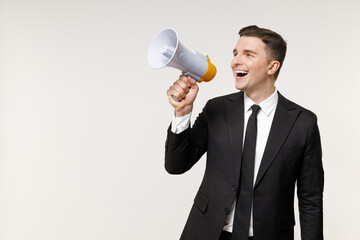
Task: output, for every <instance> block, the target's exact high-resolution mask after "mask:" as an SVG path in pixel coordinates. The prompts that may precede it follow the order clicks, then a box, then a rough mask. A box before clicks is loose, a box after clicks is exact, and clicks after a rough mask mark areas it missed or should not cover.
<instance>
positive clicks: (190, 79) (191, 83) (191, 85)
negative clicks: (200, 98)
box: [187, 76, 197, 88]
mask: <svg viewBox="0 0 360 240" xmlns="http://www.w3.org/2000/svg"><path fill="white" fill-rule="evenodd" d="M187 80H188V83H190V87H191V88H193V87H197V83H196V81H195V80H194V79H192V78H191V77H189V76H188V77H187Z"/></svg>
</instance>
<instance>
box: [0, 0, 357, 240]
mask: <svg viewBox="0 0 360 240" xmlns="http://www.w3.org/2000/svg"><path fill="white" fill-rule="evenodd" d="M359 9H360V4H359V2H358V1H356V0H354V1H350V0H343V1H314V0H311V1H310V0H308V1H304V0H303V1H285V0H284V1H265V0H264V1H234V0H224V1H213V2H211V1H208V0H207V1H205V0H199V1H194V0H182V1H169V0H167V1H166V0H161V1H160V0H159V1H156V0H153V1H145V0H142V1H121V0H118V1H115V0H102V1H100V0H88V1H85V0H71V1H70V0H62V1H49V0H31V1H24V0H23V1H21V0H0V240H23V239H26V240H35V239H36V240H49V239H56V240H57V239H87V240H92V239H107V240H110V239H124V240H125V239H164V240H168V239H178V238H179V236H180V234H181V231H182V229H183V227H184V224H185V221H186V218H187V216H188V213H189V211H190V207H191V204H192V202H193V198H194V196H195V193H196V191H197V188H198V186H199V184H200V181H201V179H202V175H203V171H204V164H205V158H202V160H200V162H199V163H198V164H197V165H196V166H195V167H194V168H193V169H192V170H191V171H190V172H188V173H186V174H184V175H182V176H171V175H168V174H167V173H166V172H165V170H164V167H163V165H164V142H165V138H166V129H167V127H168V125H169V123H170V120H171V114H172V109H171V106H170V105H169V104H168V101H167V97H166V94H165V92H166V90H167V88H168V87H169V86H170V85H171V84H172V83H173V82H174V81H175V80H176V79H177V77H178V75H179V74H180V72H179V71H177V70H175V69H171V68H164V69H161V70H153V69H151V68H150V67H149V66H148V64H147V49H148V47H149V45H150V43H151V41H152V39H153V38H154V37H155V35H156V34H157V33H158V32H160V31H161V30H163V29H164V28H167V27H171V28H174V29H176V31H177V32H178V34H179V36H180V40H181V41H182V43H183V44H184V45H185V46H186V47H188V48H189V49H196V50H197V51H199V52H200V53H203V54H208V55H209V56H210V58H211V60H212V62H213V63H214V64H215V65H216V66H217V69H218V73H217V76H216V78H215V79H214V80H213V81H212V82H210V83H202V84H201V85H200V92H199V95H198V98H197V100H196V106H195V109H194V114H193V119H195V117H196V115H197V114H198V113H199V111H201V108H202V107H203V106H204V104H205V103H206V101H207V100H208V99H210V98H212V97H215V96H219V95H224V94H228V93H232V92H235V91H236V89H235V87H234V80H233V77H232V74H231V70H230V67H229V66H230V61H231V59H232V49H233V48H234V46H235V44H236V41H237V39H238V35H237V33H238V31H239V29H240V28H242V27H245V26H247V25H250V24H256V25H258V26H260V27H266V28H270V29H272V30H274V31H277V32H279V33H280V34H281V35H282V36H283V37H284V38H285V39H286V40H287V42H288V53H287V56H286V59H285V63H284V66H283V69H282V71H281V73H280V76H279V78H278V81H277V83H276V85H277V88H278V90H279V91H280V92H281V93H282V94H283V95H285V96H286V97H287V98H289V99H291V100H293V101H295V102H297V103H298V104H300V105H302V106H304V107H306V108H309V109H311V110H312V111H314V112H315V113H316V114H317V116H318V119H319V127H320V131H321V136H322V144H323V162H324V168H325V177H326V178H325V191H324V233H325V238H326V239H327V240H337V239H359V238H360V233H359V231H358V227H359V225H358V219H359V215H360V207H359V201H360V195H359V190H358V189H359V187H358V183H359V177H358V174H359V172H360V169H359V168H360V164H359V161H360V153H359V147H360V140H359V136H360V128H359V125H358V123H359V122H360V114H359V97H358V94H359V91H360V84H359V81H360V74H359V69H360V61H359V58H360V47H359V39H360V30H359V29H360V27H359V22H360V17H359ZM295 209H297V208H295ZM296 239H300V237H299V221H298V220H297V225H296Z"/></svg>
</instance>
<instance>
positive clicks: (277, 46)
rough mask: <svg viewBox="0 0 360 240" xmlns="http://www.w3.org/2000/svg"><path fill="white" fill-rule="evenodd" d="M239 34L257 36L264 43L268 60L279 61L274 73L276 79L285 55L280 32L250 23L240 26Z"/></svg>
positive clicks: (283, 42) (284, 46)
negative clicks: (246, 25) (249, 24)
mask: <svg viewBox="0 0 360 240" xmlns="http://www.w3.org/2000/svg"><path fill="white" fill-rule="evenodd" d="M239 35H240V37H242V36H244V37H257V38H259V39H261V40H262V41H263V42H264V43H265V45H266V48H265V50H266V52H267V53H268V54H267V55H268V57H269V58H270V59H269V61H272V60H276V61H279V62H280V67H279V69H278V70H277V72H276V73H275V75H274V76H275V79H276V78H277V76H278V75H279V72H280V68H281V67H282V64H283V62H284V59H285V55H286V42H285V40H284V39H283V38H282V37H281V36H280V34H278V33H276V32H274V31H271V30H269V29H266V28H259V27H258V26H256V25H251V26H248V27H244V28H242V29H241V30H240V31H239Z"/></svg>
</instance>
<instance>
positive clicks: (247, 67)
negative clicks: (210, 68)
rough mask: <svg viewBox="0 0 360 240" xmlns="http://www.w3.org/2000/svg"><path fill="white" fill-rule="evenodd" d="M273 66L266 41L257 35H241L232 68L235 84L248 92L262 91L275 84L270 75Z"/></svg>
mask: <svg viewBox="0 0 360 240" xmlns="http://www.w3.org/2000/svg"><path fill="white" fill-rule="evenodd" d="M270 67H271V63H270V61H268V56H267V53H266V50H265V43H263V42H262V40H261V39H259V38H257V37H245V36H243V37H240V38H239V40H238V42H237V44H236V46H235V49H234V59H233V60H232V61H231V69H232V71H233V74H234V77H235V86H236V88H237V89H239V90H243V91H245V92H246V93H250V94H251V93H255V92H257V91H259V92H262V91H263V90H264V88H268V87H269V84H272V85H273V81H272V78H271V77H270V75H269V69H270Z"/></svg>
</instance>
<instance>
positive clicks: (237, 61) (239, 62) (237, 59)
mask: <svg viewBox="0 0 360 240" xmlns="http://www.w3.org/2000/svg"><path fill="white" fill-rule="evenodd" d="M242 64H243V60H242V57H241V56H240V54H238V55H236V56H234V59H233V60H232V61H231V66H232V67H233V68H234V67H236V66H237V65H242Z"/></svg>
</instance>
